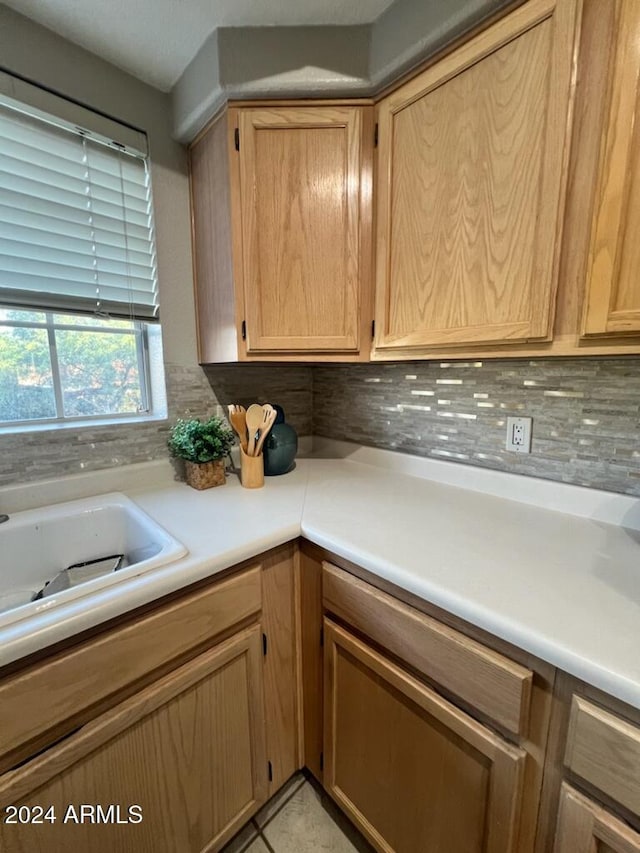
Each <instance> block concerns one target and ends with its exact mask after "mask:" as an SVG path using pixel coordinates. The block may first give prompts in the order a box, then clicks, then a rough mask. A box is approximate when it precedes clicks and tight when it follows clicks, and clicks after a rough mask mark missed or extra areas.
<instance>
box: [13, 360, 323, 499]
mask: <svg viewBox="0 0 640 853" xmlns="http://www.w3.org/2000/svg"><path fill="white" fill-rule="evenodd" d="M165 375H166V382H167V406H168V411H169V419H168V420H167V421H152V422H149V423H138V424H117V425H114V426H106V427H105V426H96V427H95V428H87V427H84V428H82V429H73V428H64V429H57V430H56V429H54V430H47V431H46V432H41V431H34V432H22V433H16V434H13V435H0V486H6V485H12V484H14V483H25V482H30V481H34V480H43V479H49V478H54V477H62V476H65V475H68V474H78V473H80V472H82V471H97V470H99V469H101V468H113V467H116V466H118V465H131V464H133V463H135V462H147V461H149V460H152V459H166V458H168V450H167V434H168V431H169V426H170V425H171V424H172V423H173V422H174V421H175V419H176V418H178V417H184V416H193V417H209V416H210V415H222V414H225V413H226V408H224V407H226V405H227V403H230V402H240V403H247V402H248V403H251V402H255V400H256V399H258V398H259V399H261V400H267V399H270V400H273V401H274V402H277V403H280V404H281V405H282V406H283V407H284V409H285V411H286V414H287V420H288V421H290V422H291V424H292V425H293V426H295V427H296V429H297V430H298V432H299V434H300V435H310V434H311V368H309V367H298V366H288V365H284V366H281V367H280V366H279V367H276V368H274V367H273V366H268V365H215V366H210V367H207V368H206V371H205V370H203V368H201V367H199V366H197V365H194V366H193V367H191V366H189V367H185V366H182V365H175V364H166V365H165Z"/></svg>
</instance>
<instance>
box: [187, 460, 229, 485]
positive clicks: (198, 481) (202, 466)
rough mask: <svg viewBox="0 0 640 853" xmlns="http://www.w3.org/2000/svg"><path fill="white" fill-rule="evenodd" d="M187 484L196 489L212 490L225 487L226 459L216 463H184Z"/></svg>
mask: <svg viewBox="0 0 640 853" xmlns="http://www.w3.org/2000/svg"><path fill="white" fill-rule="evenodd" d="M184 468H185V474H186V478H187V483H188V484H189V485H190V486H191V487H192V488H194V489H212V488H213V487H214V486H224V484H225V482H226V480H225V476H224V459H216V460H215V462H187V460H186V459H185V463H184Z"/></svg>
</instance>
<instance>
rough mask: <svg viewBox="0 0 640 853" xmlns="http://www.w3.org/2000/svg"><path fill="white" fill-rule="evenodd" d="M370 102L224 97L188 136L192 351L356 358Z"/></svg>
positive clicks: (362, 314) (366, 279) (367, 288)
mask: <svg viewBox="0 0 640 853" xmlns="http://www.w3.org/2000/svg"><path fill="white" fill-rule="evenodd" d="M372 159H373V107H372V106H366V105H362V104H356V105H347V106H345V105H341V104H334V103H331V104H326V103H322V104H318V105H307V106H303V105H300V106H286V105H271V104H265V105H264V106H247V107H243V106H236V107H231V108H230V109H229V110H228V111H226V112H225V113H223V114H222V116H220V117H219V118H218V119H217V120H216V121H214V122H213V123H212V124H211V125H210V126H209V128H208V129H207V130H206V131H205V132H204V134H202V135H201V136H200V137H199V138H198V139H196V141H195V142H194V144H193V145H192V146H191V200H192V232H193V243H194V269H195V279H196V311H197V315H198V342H199V355H200V361H201V362H203V363H207V362H214V361H236V360H239V359H249V360H251V359H256V360H260V359H262V360H267V359H272V360H273V359H275V360H278V359H281V360H286V359H288V360H304V359H310V358H311V359H314V360H316V359H319V360H322V359H323V358H324V359H327V360H331V359H334V360H346V361H349V360H352V361H353V360H361V359H362V360H368V358H369V350H370V342H371V319H372V305H371V290H372V281H371V270H372V242H371V241H372V234H371V220H372V200H371V183H372Z"/></svg>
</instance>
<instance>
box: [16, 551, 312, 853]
mask: <svg viewBox="0 0 640 853" xmlns="http://www.w3.org/2000/svg"><path fill="white" fill-rule="evenodd" d="M297 567H298V562H297V547H296V544H295V543H289V544H286V545H283V546H281V547H279V548H276V549H273V550H272V551H269V552H268V553H266V554H264V555H263V556H262V557H261V558H260V560H259V562H254V563H252V564H249V565H248V566H247V565H242V566H239V567H237V571H235V572H234V573H233V574H232V575H230V576H227V577H224V578H222V579H221V580H217V581H216V580H214V581H213V582H211V583H209V584H208V585H198V586H197V587H196V588H195V589H194V590H191V591H187V592H184V593H181V594H178V595H177V596H176V597H174V598H173V599H172V600H171V601H169V602H164V603H161V604H159V605H156V606H155V607H153V608H151V609H149V608H146V609H144V610H143V611H142V612H140V613H138V614H134V615H132V616H129V617H128V618H127V619H126V621H124V623H123V621H122V620H119V622H118V624H116V625H114V626H112V627H111V628H107V629H103V630H102V631H99V630H96V632H95V633H94V636H92V637H90V638H88V639H85V640H83V641H81V642H77V643H76V644H74V645H71V647H70V648H64V649H62V650H60V651H58V652H57V653H53V654H50V655H49V657H45V658H44V660H42V659H38V660H35V661H32V662H24V663H23V664H22V666H20V665H18V666H17V667H15V666H14V667H10V668H9V669H8V671H5V672H3V673H2V674H0V774H1V775H0V815H1V819H0V849H1V850H3V851H5V850H6V851H7V853H27V851H28V853H38V851H45V850H46V851H51V853H58V851H60V853H62V851H67V850H69V849H71V848H77V849H79V850H92V851H96V853H102V851H104V853H114V851H116V850H121V851H123V853H147V851H148V853H152V851H153V853H162V851H166V853H174V851H178V850H179V851H180V853H201V851H207V853H214V851H216V850H218V849H220V848H221V847H222V846H223V845H224V844H225V843H226V841H227V840H228V839H229V838H230V837H231V836H232V835H233V834H234V833H235V832H236V831H237V830H238V829H240V827H241V826H242V825H243V824H244V823H245V822H246V821H247V820H248V819H249V818H250V817H251V816H252V815H253V814H254V812H255V811H256V810H257V809H258V808H259V806H260V805H262V804H263V803H264V802H265V800H266V799H267V798H268V796H269V795H270V794H272V793H274V792H275V791H276V790H277V789H278V788H279V787H280V786H281V785H282V784H283V783H284V782H285V781H286V780H287V779H288V778H289V777H290V776H291V775H292V774H293V773H294V772H295V771H296V770H298V769H299V768H300V767H301V763H302V758H301V755H302V750H301V745H300V738H299V735H298V732H299V728H300V723H299V716H300V712H299V700H298V679H299V658H298V632H299V625H298V615H297V614H298V611H297V606H296V602H297V597H296V594H297V588H298V587H297V585H298V577H297ZM43 697H44V698H46V701H43ZM82 804H84V805H86V806H87V807H93V812H92V813H91V812H90V811H87V810H85V813H84V820H83V821H82V822H81V823H76V822H75V818H74V815H78V814H79V812H78V809H79V808H80V806H81V805H82ZM98 805H100V806H101V808H102V812H101V813H100V817H99V818H98V817H97V814H98V813H97V812H96V809H95V807H96V806H98ZM9 806H24V807H25V808H24V809H23V812H22V813H20V814H23V815H24V814H25V810H28V809H31V808H33V807H36V806H43V807H45V811H46V810H47V809H48V808H49V806H53V809H54V812H55V816H56V820H55V823H50V822H49V821H47V820H43V821H41V822H40V823H35V824H34V823H32V822H31V823H28V824H24V823H22V822H18V823H16V824H11V823H7V820H6V818H7V817H9V816H10V814H11V810H9V811H7V807H9ZM68 806H73V808H74V810H75V812H73V813H70V816H69V819H68V820H67V821H66V822H65V821H64V817H65V813H66V810H67V807H68ZM110 806H113V808H112V809H111V810H110ZM130 806H139V807H140V809H141V811H142V820H141V821H140V820H134V821H132V822H130V823H126V821H127V819H128V817H129V811H128V810H129V807H130ZM117 807H119V810H118V809H117ZM37 813H38V811H37V809H36V810H35V812H34V814H36V816H37ZM118 815H119V816H120V822H119V823H118V822H116V818H117V816H118ZM133 817H134V818H138V817H139V814H138V812H137V811H136V813H135V814H134V815H133Z"/></svg>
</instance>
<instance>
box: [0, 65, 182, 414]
mask: <svg viewBox="0 0 640 853" xmlns="http://www.w3.org/2000/svg"><path fill="white" fill-rule="evenodd" d="M1 84H2V80H1V79H0V427H3V428H5V429H8V428H12V427H13V428H25V427H28V426H34V425H46V424H49V425H53V424H60V423H67V422H68V423H76V424H77V423H78V422H81V421H88V422H93V423H95V421H96V419H100V420H104V419H109V420H117V419H123V418H129V419H131V418H141V417H150V416H152V415H156V416H158V415H159V416H162V415H164V414H165V412H164V411H158V405H155V406H154V403H156V404H157V403H158V402H159V401H160V400H162V399H163V398H164V388H160V389H159V388H158V387H157V386H158V384H160V385H163V383H164V377H163V376H161V375H159V371H158V362H159V361H161V359H158V348H159V340H160V336H159V327H158V300H157V276H156V259H155V241H154V232H153V214H152V200H151V184H150V174H149V165H148V158H147V155H146V138H145V137H144V136H143V135H141V134H140V133H139V132H136V133H133V134H131V133H129V134H127V132H126V131H127V130H128V129H127V128H123V129H122V130H123V134H122V138H124V139H125V140H126V141H125V142H124V143H123V142H120V141H113V139H114V138H117V137H113V136H112V135H111V133H112V132H113V130H114V127H113V126H115V130H116V131H119V130H120V128H119V126H118V125H117V124H115V123H114V122H110V126H108V127H107V130H108V132H109V135H107V136H104V135H103V133H102V132H100V131H103V130H104V127H103V125H104V120H102V125H101V126H100V131H99V132H96V131H94V130H91V129H87V127H85V126H84V125H82V126H81V125H79V124H77V123H71V122H69V121H67V120H64V119H58V118H54V117H52V115H50V114H48V113H45V112H43V111H42V110H41V109H39V108H34V107H33V106H29V107H27V106H25V105H24V104H23V103H21V102H18V101H17V100H15V99H13V98H11V97H7V96H6V95H2V86H1ZM67 106H68V105H67ZM81 112H82V113H85V112H86V111H84V110H81ZM99 118H101V117H99ZM132 137H133V140H134V142H139V140H140V139H142V140H144V149H145V150H140V148H142V147H143V146H138V147H135V146H132V145H131V138H132ZM152 330H153V331H152ZM150 340H151V341H152V342H153V343H152V347H151V349H152V350H153V354H152V357H151V358H150V355H149V352H150V346H149V341H150ZM160 374H161V369H160ZM153 391H158V392H159V393H156V394H154V393H152V392H153ZM160 408H162V407H160Z"/></svg>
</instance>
